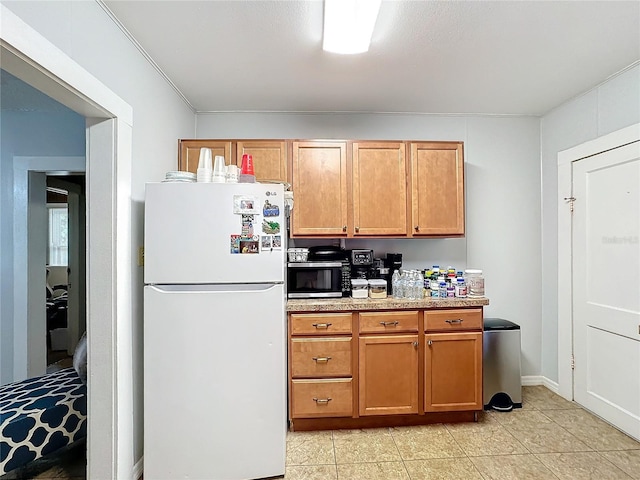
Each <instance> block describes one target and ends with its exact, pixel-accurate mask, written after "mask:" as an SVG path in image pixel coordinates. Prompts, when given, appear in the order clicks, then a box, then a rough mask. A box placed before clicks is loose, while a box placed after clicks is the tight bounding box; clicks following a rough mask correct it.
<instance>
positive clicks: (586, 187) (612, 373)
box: [572, 142, 640, 439]
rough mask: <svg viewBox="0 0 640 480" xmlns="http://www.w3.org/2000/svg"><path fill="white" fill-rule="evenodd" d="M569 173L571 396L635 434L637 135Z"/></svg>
mask: <svg viewBox="0 0 640 480" xmlns="http://www.w3.org/2000/svg"><path fill="white" fill-rule="evenodd" d="M572 176H573V196H574V197H575V199H576V200H575V210H574V215H573V240H572V241H573V258H572V267H573V350H574V358H575V371H574V398H575V400H576V402H578V403H580V404H581V405H583V406H585V407H586V408H588V409H589V410H591V411H593V412H594V413H596V414H597V415H599V416H601V417H602V418H604V419H605V420H607V421H609V422H610V423H612V424H613V425H615V426H617V427H618V428H620V429H621V430H623V431H625V432H627V433H628V434H629V435H631V436H633V437H635V438H637V439H640V243H639V239H638V237H639V224H640V194H639V187H640V142H634V143H631V144H629V145H625V146H622V147H619V148H615V149H613V150H609V151H607V152H603V153H601V154H598V155H594V156H591V157H588V158H585V159H582V160H579V161H576V162H574V163H573V167H572Z"/></svg>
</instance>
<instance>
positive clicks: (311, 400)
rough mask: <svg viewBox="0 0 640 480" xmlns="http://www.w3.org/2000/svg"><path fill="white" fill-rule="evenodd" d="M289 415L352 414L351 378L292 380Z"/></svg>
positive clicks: (329, 415)
mask: <svg viewBox="0 0 640 480" xmlns="http://www.w3.org/2000/svg"><path fill="white" fill-rule="evenodd" d="M291 415H292V416H293V418H305V417H350V416H352V415H353V385H352V381H351V379H350V378H346V379H338V380H333V379H331V380H292V382H291Z"/></svg>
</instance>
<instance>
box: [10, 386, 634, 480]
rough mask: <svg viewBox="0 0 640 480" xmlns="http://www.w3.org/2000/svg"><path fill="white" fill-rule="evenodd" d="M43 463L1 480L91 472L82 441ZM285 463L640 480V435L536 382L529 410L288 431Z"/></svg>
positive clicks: (312, 471)
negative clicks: (458, 419) (413, 423)
mask: <svg viewBox="0 0 640 480" xmlns="http://www.w3.org/2000/svg"><path fill="white" fill-rule="evenodd" d="M43 460H44V461H39V462H33V465H30V466H29V467H28V468H25V469H20V470H18V471H14V472H11V473H9V474H7V475H5V476H2V477H0V479H1V480H19V479H27V478H29V479H31V478H33V479H40V480H42V479H54V478H55V479H58V480H63V479H64V480H84V479H85V473H84V472H85V465H86V464H85V463H84V462H85V455H84V445H80V446H79V448H78V447H75V448H72V449H70V450H69V451H68V452H66V454H65V455H63V456H61V458H59V459H56V458H48V459H43ZM286 468H287V469H286V475H285V479H286V480H338V479H339V480H359V479H365V480H396V479H402V480H409V479H411V480H421V479H439V480H448V479H452V480H466V479H485V480H489V479H491V480H510V479H514V480H526V479H541V480H546V479H554V480H557V479H560V480H565V479H566V480H581V479H592V480H608V479H631V478H633V479H640V442H637V441H635V440H633V439H632V438H630V437H628V436H627V435H625V434H623V433H621V432H619V431H618V430H616V429H615V428H613V427H611V426H610V425H608V424H607V423H605V422H603V421H602V420H600V419H598V418H597V417H595V416H593V415H591V414H590V413H588V412H587V411H585V410H583V409H582V408H580V407H579V406H578V405H577V404H575V403H573V402H567V401H566V400H564V399H563V398H561V397H559V396H558V395H556V394H554V393H553V392H551V391H550V390H548V389H547V388H545V387H541V386H536V387H524V388H523V408H522V409H516V410H514V411H512V412H508V413H498V412H486V413H483V414H482V415H481V418H480V421H479V422H477V423H456V424H445V425H442V424H436V425H427V426H420V427H400V428H376V429H367V430H334V431H322V432H290V433H289V434H288V436H287V467H286ZM203 480H204V479H203ZM212 480H220V479H212Z"/></svg>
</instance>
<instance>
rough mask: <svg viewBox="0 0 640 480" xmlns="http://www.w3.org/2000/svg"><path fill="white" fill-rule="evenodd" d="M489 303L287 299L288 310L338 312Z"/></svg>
mask: <svg viewBox="0 0 640 480" xmlns="http://www.w3.org/2000/svg"><path fill="white" fill-rule="evenodd" d="M484 305H489V299H488V298H486V297H482V298H453V299H444V298H443V299H438V298H434V299H431V298H424V299H421V300H401V299H398V298H392V297H387V298H383V299H374V298H323V299H296V300H287V312H336V311H349V310H411V309H416V308H418V309H420V308H463V307H481V306H484Z"/></svg>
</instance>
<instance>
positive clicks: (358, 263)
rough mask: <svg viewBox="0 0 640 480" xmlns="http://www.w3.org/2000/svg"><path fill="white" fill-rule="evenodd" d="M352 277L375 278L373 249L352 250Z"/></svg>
mask: <svg viewBox="0 0 640 480" xmlns="http://www.w3.org/2000/svg"><path fill="white" fill-rule="evenodd" d="M350 260H351V278H364V279H369V278H374V269H373V250H367V249H353V250H351V258H350Z"/></svg>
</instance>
